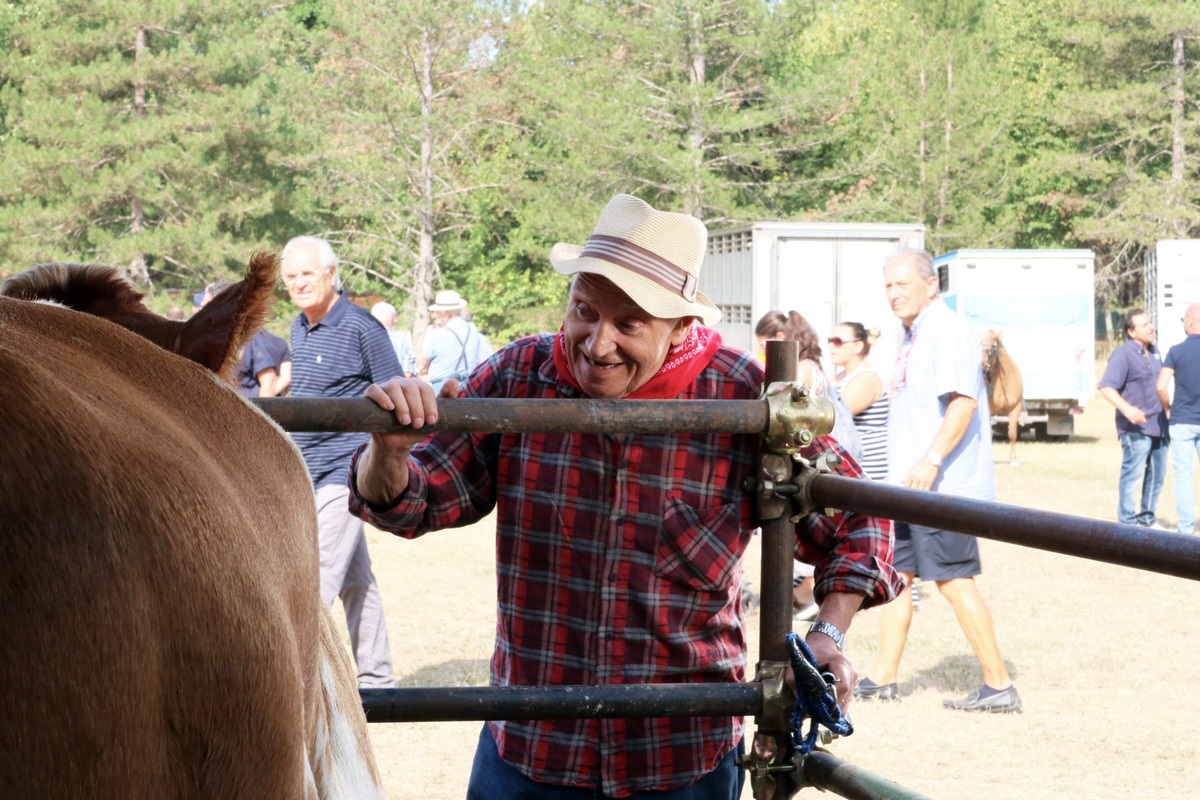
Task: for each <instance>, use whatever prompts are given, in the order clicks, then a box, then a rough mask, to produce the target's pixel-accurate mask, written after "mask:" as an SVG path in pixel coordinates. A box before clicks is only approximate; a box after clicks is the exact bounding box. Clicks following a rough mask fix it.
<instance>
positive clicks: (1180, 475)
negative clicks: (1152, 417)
mask: <svg viewBox="0 0 1200 800" xmlns="http://www.w3.org/2000/svg"><path fill="white" fill-rule="evenodd" d="M1171 443H1172V444H1171V460H1172V462H1173V463H1174V465H1175V511H1176V513H1178V514H1179V532H1180V533H1195V532H1196V492H1195V490H1194V489H1193V488H1192V453H1200V425H1185V424H1183V423H1180V424H1178V425H1176V424H1174V423H1172V425H1171Z"/></svg>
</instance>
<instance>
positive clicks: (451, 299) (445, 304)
mask: <svg viewBox="0 0 1200 800" xmlns="http://www.w3.org/2000/svg"><path fill="white" fill-rule="evenodd" d="M466 307H467V301H466V300H463V299H462V296H461V295H460V294H459V293H458V292H455V291H453V290H446V291H444V292H438V293H437V296H436V297H434V298H433V303H431V304H430V306H429V310H430V311H462V310H463V309H464V308H466Z"/></svg>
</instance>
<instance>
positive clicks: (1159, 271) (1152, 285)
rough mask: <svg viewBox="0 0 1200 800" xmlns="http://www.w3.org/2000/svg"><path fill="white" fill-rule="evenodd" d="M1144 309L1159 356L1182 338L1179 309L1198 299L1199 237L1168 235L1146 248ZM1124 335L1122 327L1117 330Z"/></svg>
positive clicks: (1199, 279)
mask: <svg viewBox="0 0 1200 800" xmlns="http://www.w3.org/2000/svg"><path fill="white" fill-rule="evenodd" d="M1145 266H1146V273H1145V291H1146V310H1147V311H1148V312H1150V316H1151V317H1152V318H1153V319H1154V330H1155V332H1156V333H1157V334H1158V338H1157V344H1158V349H1159V350H1161V351H1162V354H1163V357H1164V358H1165V357H1166V355H1167V351H1168V350H1170V349H1171V346H1172V345H1176V344H1179V343H1180V342H1182V341H1183V340H1184V336H1185V334H1184V332H1183V312H1184V311H1187V307H1188V306H1190V305H1191V304H1192V303H1200V239H1168V240H1165V241H1162V242H1158V243H1157V244H1155V245H1154V246H1152V247H1151V248H1150V249H1149V250H1147V251H1146V260H1145ZM1117 333H1118V335H1119V338H1120V339H1124V338H1125V332H1124V331H1117Z"/></svg>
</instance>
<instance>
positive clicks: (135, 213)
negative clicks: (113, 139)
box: [129, 28, 150, 284]
mask: <svg viewBox="0 0 1200 800" xmlns="http://www.w3.org/2000/svg"><path fill="white" fill-rule="evenodd" d="M145 51H146V29H145V28H138V29H137V38H136V39H135V40H134V44H133V63H134V79H133V116H134V118H135V119H145V118H146V80H145V78H144V76H143V73H142V56H143V54H144V53H145ZM129 217H130V221H129V235H130V236H131V237H132V238H133V241H134V242H135V244H136V242H137V240H138V234H140V233H141V232H142V230H143V229H144V228H145V227H146V212H145V210H144V209H143V208H142V204H141V202H140V201H139V200H138V198H137V197H136V196H134V197H131V198H130V200H129ZM129 274H130V276H131V277H132V278H133V280H134V282H135V283H143V284H146V283H150V270H149V269H148V268H147V267H146V254H145V253H136V254H134V256H133V258H132V259H131V260H130V262H129Z"/></svg>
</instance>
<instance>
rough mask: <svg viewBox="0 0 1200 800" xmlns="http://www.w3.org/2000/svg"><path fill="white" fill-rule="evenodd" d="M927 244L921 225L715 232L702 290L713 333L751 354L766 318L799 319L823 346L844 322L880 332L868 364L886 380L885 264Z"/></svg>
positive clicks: (779, 225)
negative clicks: (712, 315)
mask: <svg viewBox="0 0 1200 800" xmlns="http://www.w3.org/2000/svg"><path fill="white" fill-rule="evenodd" d="M924 245H925V226H924V225H917V224H913V225H907V224H900V225H896V224H877V223H830V222H758V223H754V224H750V225H744V226H741V227H737V228H729V229H725V230H716V231H712V232H710V233H709V235H708V254H707V256H706V258H705V262H704V268H703V269H702V270H701V272H700V283H699V288H700V291H702V292H704V293H705V294H706V295H707V296H708V298H709V299H710V300H712V301H713V303H715V304H716V305H717V307H718V308H720V309H721V312H722V313H721V322H720V323H718V324H717V326H716V327H717V329H718V330H719V331H720V332H721V337H722V338H723V339H724V340H725V342H726V343H727V344H730V345H733V346H735V347H741V348H744V349H746V350H749V351H751V352H754V350H755V349H756V347H757V343H756V341H755V338H754V326H755V324H757V322H758V320H759V319H760V318H761V317H762V316H763V314H765V313H767V312H768V311H783V312H787V311H791V310H795V311H798V312H800V314H801V315H803V316H804V318H805V319H807V320H808V321H809V322H810V323H811V324H812V326H813V327H814V328H815V329H816V331H817V335H818V336H820V337H821V340H822V342H823V341H824V340H825V338H826V337H828V336H829V335H830V334H831V333H832V332H833V328H834V326H835V325H837V324H838V323H841V322H861V323H863V324H864V325H866V326H867V327H868V328H871V327H877V328H879V329H880V332H881V334H882V338H881V339H880V341H879V342H877V343H876V345H875V347H874V348H873V349H872V351H871V354H870V356H869V357H868V361H870V363H871V364H872V365H873V366H875V367H876V369H879V370H880V371H881V373H882V374H883V375H884V376H889V375H891V370H892V365H893V364H894V363H895V358H896V353H897V351H898V349H899V341H900V337H899V333H900V323H899V321H898V320H897V319H896V317H895V315H893V314H892V310H891V307H890V306H889V305H888V302H887V295H886V294H885V293H884V290H883V261H884V259H885V258H886V257H887V256H888V254H889V253H891V252H892V251H893V250H896V249H897V248H900V247H924ZM825 366H826V369H827V370H828V369H829V367H830V365H829V363H828V361H826V365H825ZM830 374H832V373H830Z"/></svg>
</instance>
